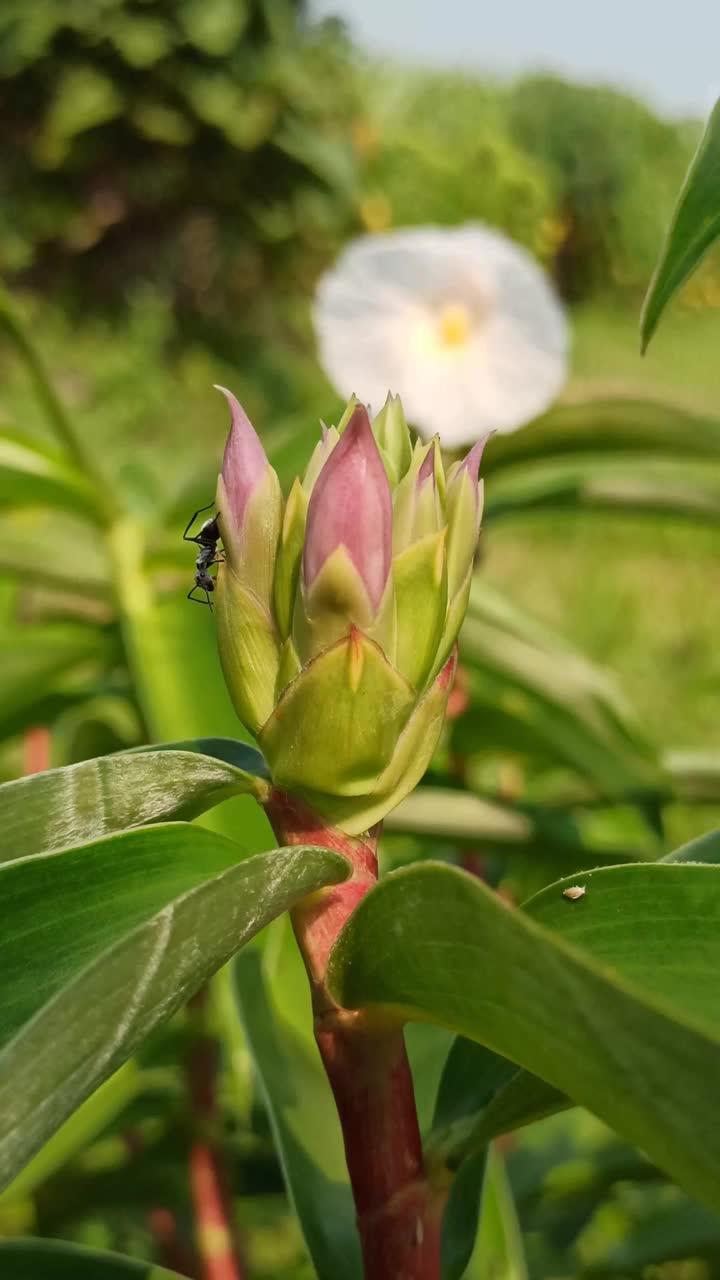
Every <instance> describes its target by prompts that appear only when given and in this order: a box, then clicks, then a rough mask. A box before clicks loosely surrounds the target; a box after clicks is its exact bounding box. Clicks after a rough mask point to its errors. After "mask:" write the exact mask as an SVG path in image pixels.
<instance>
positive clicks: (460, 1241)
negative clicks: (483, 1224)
mask: <svg viewBox="0 0 720 1280" xmlns="http://www.w3.org/2000/svg"><path fill="white" fill-rule="evenodd" d="M487 1156H488V1152H487V1148H486V1147H483V1148H482V1149H481V1150H480V1151H479V1152H477V1154H476V1155H474V1156H470V1157H469V1158H468V1159H467V1160H464V1161H463V1163H462V1164H461V1166H460V1168H459V1169H458V1171H457V1173H456V1174H455V1177H454V1178H453V1182H452V1186H451V1188H450V1195H449V1197H448V1202H447V1205H446V1206H445V1212H444V1214H443V1221H442V1238H441V1244H440V1249H441V1266H442V1280H462V1277H463V1276H464V1275H465V1274H466V1271H467V1265H468V1263H469V1261H470V1258H471V1256H472V1252H473V1246H474V1244H475V1237H476V1234H477V1225H478V1218H479V1216H480V1205H481V1200H482V1189H483V1182H484V1181H485V1170H486V1165H487Z"/></svg>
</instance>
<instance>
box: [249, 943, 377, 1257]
mask: <svg viewBox="0 0 720 1280" xmlns="http://www.w3.org/2000/svg"><path fill="white" fill-rule="evenodd" d="M233 973H234V982H235V991H236V995H237V999H238V1002H239V1006H240V1012H241V1017H242V1022H243V1027H244V1030H245V1035H246V1037H247V1042H248V1045H249V1047H250V1050H251V1052H252V1056H253V1061H254V1063H255V1066H256V1069H257V1072H258V1075H259V1077H260V1083H261V1086H262V1091H263V1094H264V1097H265V1102H266V1105H267V1108H268V1113H269V1115H270V1120H271V1123H272V1127H273V1134H274V1137H275V1145H276V1148H277V1151H278V1153H279V1155H280V1159H281V1161H282V1165H283V1172H284V1175H285V1182H286V1186H287V1188H288V1193H289V1195H290V1197H291V1199H292V1202H293V1205H294V1208H295V1211H296V1213H297V1215H298V1219H299V1221H300V1225H301V1227H302V1230H303V1234H304V1236H305V1242H306V1244H307V1248H308V1252H309V1253H310V1257H311V1258H312V1261H313V1265H314V1267H315V1270H316V1272H317V1274H318V1277H319V1280H337V1277H338V1276H347V1277H348V1280H360V1277H361V1276H362V1265H361V1260H360V1246H359V1241H358V1236H357V1231H356V1229H355V1210H354V1206H353V1200H352V1195H351V1192H350V1184H349V1182H348V1176H347V1168H346V1165H345V1159H344V1153H343V1141H342V1133H341V1131H340V1124H339V1121H338V1117H337V1112H336V1110H335V1104H334V1102H333V1098H332V1094H331V1092H330V1087H329V1085H328V1083H327V1079H326V1077H325V1072H324V1069H323V1066H322V1063H321V1062H320V1056H319V1054H318V1051H317V1048H316V1046H315V1041H314V1038H313V1035H312V1025H313V1024H312V1010H311V1007H310V994H309V989H308V984H307V978H306V975H305V971H304V969H303V965H302V961H301V960H300V956H299V953H298V951H297V947H296V945H295V943H294V939H293V937H292V933H291V931H290V930H289V929H288V928H287V927H286V925H285V922H284V921H283V922H278V925H276V926H275V932H274V936H273V935H271V940H270V943H269V945H268V947H267V948H266V950H265V953H264V955H261V954H260V953H259V952H258V951H256V950H254V949H249V950H247V951H245V952H243V953H242V954H241V955H239V956H238V957H237V958H236V960H235V963H234V965H233Z"/></svg>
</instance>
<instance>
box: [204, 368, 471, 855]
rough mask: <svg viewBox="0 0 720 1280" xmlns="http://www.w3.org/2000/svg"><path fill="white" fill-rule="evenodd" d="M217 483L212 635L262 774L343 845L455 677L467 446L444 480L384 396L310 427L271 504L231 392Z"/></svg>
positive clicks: (465, 562)
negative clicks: (311, 435) (334, 830)
mask: <svg viewBox="0 0 720 1280" xmlns="http://www.w3.org/2000/svg"><path fill="white" fill-rule="evenodd" d="M225 394H226V395H227V396H228V400H229V403H230V408H231V415H232V427H231V432H230V439H229V440H228V445H227V449H226V451H225V460H224V463H223V471H222V475H221V477H220V481H219V484H218V510H219V512H220V530H221V533H222V539H223V550H224V552H225V562H224V563H221V564H220V566H219V570H218V579H217V587H216V600H217V609H216V617H217V621H218V642H219V647H220V655H221V662H222V667H223V671H224V674H225V678H226V681H227V684H228V687H229V689H230V693H231V696H232V699H233V702H234V705H235V707H236V708H237V711H238V714H239V715H240V717H241V719H242V720H243V721H244V722H245V724H246V725H247V726H248V728H249V729H250V730H251V731H252V732H253V733H255V734H256V735H257V737H258V739H259V741H260V745H261V746H262V749H263V751H264V752H265V755H266V757H267V760H268V765H269V768H270V771H271V775H272V780H273V783H274V785H275V786H276V787H281V788H283V789H285V790H287V791H290V792H292V793H294V794H296V795H298V796H299V797H301V798H303V799H304V800H305V802H306V803H308V804H309V805H310V806H311V807H312V808H314V809H315V811H316V812H317V813H318V814H319V815H321V817H322V818H323V819H324V820H326V821H328V822H332V823H335V824H336V825H338V826H341V827H342V828H343V829H344V830H345V831H347V832H348V833H349V834H351V835H357V834H360V833H361V832H362V831H365V830H367V828H368V827H369V826H371V825H372V824H374V823H375V822H378V821H379V820H380V819H382V818H383V817H384V815H385V814H386V813H388V812H389V810H390V809H391V808H393V806H394V805H395V804H397V803H398V802H399V801H400V800H401V799H402V798H403V797H404V796H405V795H407V793H408V792H409V791H410V790H411V788H412V787H413V786H415V784H416V782H418V780H419V779H420V777H421V775H422V773H423V772H424V770H425V768H426V767H427V764H428V763H429V760H430V758H431V756H432V753H433V751H434V750H435V747H436V744H437V741H438V738H439V735H440V732H441V729H442V724H443V717H444V712H445V707H446V704H447V699H448V695H449V691H450V687H451V684H452V680H453V675H454V670H455V661H456V659H455V654H456V644H455V639H456V636H457V632H458V629H459V627H460V623H461V621H462V618H463V615H464V612H465V608H466V604H467V596H468V593H469V590H470V581H471V576H472V565H473V556H474V552H475V548H476V545H477V537H478V530H479V523H480V514H481V494H482V485H481V483H480V482H479V480H478V471H479V465H480V455H481V453H482V445H483V443H484V442H480V443H479V444H478V445H476V446H475V448H474V449H472V450H471V451H470V453H469V454H468V456H467V458H466V459H465V460H464V461H463V462H462V463H458V464H457V465H456V466H455V467H454V468H453V469H452V470H451V472H450V475H449V477H448V481H447V482H446V479H445V472H444V469H443V463H442V457H441V454H440V449H439V446H438V442H437V440H434V441H432V442H431V443H430V444H429V445H426V444H417V445H416V446H415V448H414V449H412V448H411V446H410V440H409V435H408V432H407V426H406V424H405V419H404V417H403V414H402V406H401V405H400V401H399V400H398V399H397V398H393V397H392V396H389V397H388V400H387V401H386V404H385V406H384V408H383V409H382V410H381V412H380V413H379V414H378V416H377V417H376V419H375V421H374V423H373V425H372V427H371V425H370V421H369V418H368V415H367V411H366V409H365V408H364V406H362V405H360V404H358V402H357V401H356V400H355V398H353V400H352V401H351V403H350V405H349V406H348V408H347V409H346V411H345V413H344V414H343V415H342V417H341V419H340V422H339V424H338V427H337V429H336V428H334V427H331V428H330V429H329V430H328V429H327V428H323V434H322V439H321V440H320V441H319V442H318V444H317V446H316V448H315V450H314V452H313V455H312V457H311V459H310V461H309V463H308V465H307V467H306V469H305V473H304V475H303V477H302V480H301V479H300V478H299V477H297V478H296V479H295V481H294V482H293V485H292V487H291V489H290V492H289V495H288V499H287V502H286V504H285V506H284V510H283V503H282V498H281V496H280V490H279V485H278V481H277V477H276V475H275V472H274V471H273V470H272V467H271V466H270V464H269V463H268V460H267V458H266V457H265V453H264V451H263V448H262V445H261V444H260V441H259V440H258V438H257V436H256V435H255V432H254V431H253V429H252V427H251V425H250V423H249V422H248V420H247V418H246V417H245V415H244V414H243V412H242V410H241V409H240V406H239V405H238V403H237V401H236V400H235V399H234V397H232V396H230V394H229V393H225Z"/></svg>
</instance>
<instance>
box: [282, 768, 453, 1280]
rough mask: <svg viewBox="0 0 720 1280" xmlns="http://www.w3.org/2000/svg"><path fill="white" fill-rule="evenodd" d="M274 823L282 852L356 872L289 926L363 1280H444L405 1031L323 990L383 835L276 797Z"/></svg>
mask: <svg viewBox="0 0 720 1280" xmlns="http://www.w3.org/2000/svg"><path fill="white" fill-rule="evenodd" d="M268 815H269V817H270V821H271V822H272V825H273V829H274V831H275V834H276V835H277V837H278V839H279V840H281V841H282V842H283V843H285V844H317V845H323V846H325V847H326V848H330V849H336V850H337V851H338V852H340V853H342V854H344V856H345V857H346V858H348V860H349V861H350V862H351V864H352V867H353V873H352V875H351V877H350V878H349V879H348V880H346V881H345V882H344V883H343V884H340V885H336V886H333V887H332V888H328V889H324V890H322V891H321V892H320V893H316V894H313V895H312V897H310V898H309V899H306V900H305V902H303V903H300V905H299V906H298V907H296V908H295V910H294V911H293V926H294V929H295V934H296V937H297V940H298V944H299V946H300V950H301V952H302V955H303V960H304V962H305V967H306V969H307V973H308V978H309V980H310V986H311V990H312V1000H313V1012H314V1018H315V1039H316V1041H317V1045H318V1049H319V1050H320V1056H321V1058H322V1061H323V1064H324V1067H325V1070H326V1072H327V1076H328V1080H329V1082H330V1086H331V1088H332V1091H333V1095H334V1097H335V1102H336V1105H337V1109H338V1115H339V1117H340V1123H341V1126H342V1131H343V1138H344V1142H345V1156H346V1160H347V1166H348V1173H349V1175H350V1183H351V1186H352V1191H353V1196H354V1199H355V1208H356V1212H357V1223H358V1231H359V1234H360V1240H361V1244H362V1251H363V1260H364V1264H365V1277H366V1280H438V1278H439V1276H440V1226H441V1215H442V1203H441V1202H440V1200H439V1199H438V1198H437V1196H433V1195H431V1192H430V1188H429V1187H428V1184H427V1182H426V1179H425V1172H424V1168H423V1156H422V1146H421V1142H420V1132H419V1129H418V1121H417V1111H416V1107H415V1096H414V1091H413V1083H412V1077H411V1074H410V1066H409V1063H408V1059H407V1054H406V1051H405V1041H404V1037H403V1032H402V1028H401V1027H400V1026H399V1025H398V1024H397V1023H396V1022H394V1021H393V1022H389V1021H387V1020H380V1019H379V1018H377V1017H370V1016H369V1015H368V1014H367V1013H364V1012H353V1011H352V1010H348V1009H342V1008H340V1007H339V1006H338V1005H337V1004H336V1003H335V1001H334V1000H333V999H332V997H331V995H330V993H329V991H328V989H327V985H326V981H325V977H326V972H327V962H328V958H329V955H330V951H331V949H332V947H333V944H334V942H335V940H336V939H337V937H338V935H339V933H340V931H341V929H342V928H343V926H344V925H345V923H346V921H347V920H348V918H349V917H350V915H351V914H352V912H353V911H354V909H355V907H356V906H357V904H358V902H360V900H361V899H362V898H363V897H364V896H365V894H366V893H367V892H368V890H369V889H370V888H372V886H373V884H375V882H376V880H377V852H376V850H377V840H378V836H379V828H376V829H374V830H373V831H372V832H369V833H368V835H367V836H366V837H365V839H363V840H355V839H353V838H352V837H350V836H347V835H345V834H344V833H343V832H342V831H338V830H336V829H334V828H328V827H327V826H325V825H324V823H323V821H322V819H321V818H319V817H318V816H317V815H316V814H314V813H312V811H311V810H309V809H307V808H306V807H305V806H304V805H302V804H300V803H299V802H298V801H297V800H295V799H294V798H293V797H291V796H288V795H287V794H285V793H284V792H279V791H275V792H273V795H272V797H271V800H270V803H269V805H268Z"/></svg>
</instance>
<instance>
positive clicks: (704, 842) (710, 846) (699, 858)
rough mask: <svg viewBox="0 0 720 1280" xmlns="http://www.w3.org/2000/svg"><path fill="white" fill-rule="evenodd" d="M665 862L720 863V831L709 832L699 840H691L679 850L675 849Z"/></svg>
mask: <svg viewBox="0 0 720 1280" xmlns="http://www.w3.org/2000/svg"><path fill="white" fill-rule="evenodd" d="M662 861H663V862H710V863H718V862H720V831H708V832H706V834H705V835H704V836H698V838H697V840H689V841H688V843H687V844H683V845H681V846H680V848H679V849H673V851H672V853H668V854H666V855H665V857H664V858H663V859H662Z"/></svg>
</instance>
